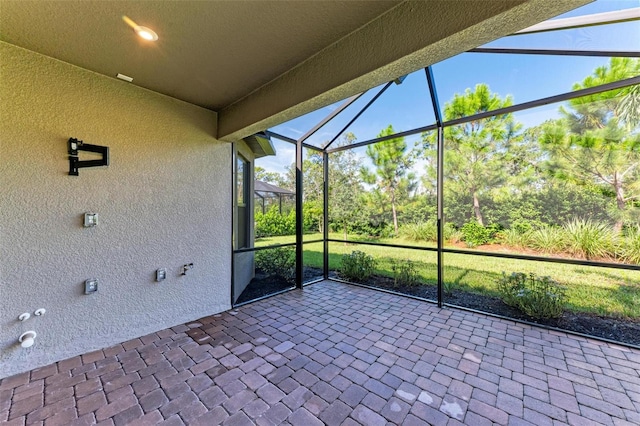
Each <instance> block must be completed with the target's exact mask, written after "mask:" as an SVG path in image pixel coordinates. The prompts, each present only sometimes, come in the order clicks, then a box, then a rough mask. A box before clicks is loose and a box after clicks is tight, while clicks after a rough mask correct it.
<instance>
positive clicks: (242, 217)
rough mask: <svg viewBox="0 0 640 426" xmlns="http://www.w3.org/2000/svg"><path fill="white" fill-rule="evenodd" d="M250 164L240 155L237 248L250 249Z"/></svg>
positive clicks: (238, 165) (237, 192)
mask: <svg viewBox="0 0 640 426" xmlns="http://www.w3.org/2000/svg"><path fill="white" fill-rule="evenodd" d="M249 174H250V168H249V162H248V161H247V160H245V159H244V158H243V157H242V156H240V155H238V160H237V162H236V209H237V214H238V216H237V217H238V220H237V224H236V248H239V249H240V248H246V247H249V230H248V226H249V208H248V205H247V204H249V200H250V198H249Z"/></svg>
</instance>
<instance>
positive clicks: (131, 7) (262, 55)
mask: <svg viewBox="0 0 640 426" xmlns="http://www.w3.org/2000/svg"><path fill="white" fill-rule="evenodd" d="M590 1H592V0H562V1H558V0H421V1H411V0H406V1H397V0H391V1H383V0H373V1H356V0H345V1H328V0H306V1H304V0H297V1H276V0H262V1H240V0H238V1H220V0H200V1H186V0H163V1H143V0H130V1H118V0H114V1H110V0H84V1H82V0H80V1H79V0H62V1H61V0H0V40H1V41H5V42H8V43H11V44H14V45H17V46H20V47H23V48H26V49H29V50H32V51H35V52H38V53H42V54H44V55H48V56H51V57H53V58H56V59H59V60H62V61H65V62H68V63H71V64H74V65H77V66H80V67H82V68H86V69H88V70H92V71H95V72H97V73H100V74H104V75H107V76H110V77H113V78H115V76H116V74H118V73H122V74H125V75H128V76H130V77H133V79H134V80H133V84H135V85H138V86H141V87H144V88H147V89H150V90H153V91H156V92H159V93H162V94H165V95H168V96H172V97H174V98H177V99H181V100H184V101H186V102H189V103H192V104H195V105H199V106H202V107H204V108H209V109H212V110H214V111H216V112H218V135H217V137H219V138H221V139H225V140H237V139H240V138H243V137H245V136H248V135H250V134H252V133H255V132H258V131H261V130H264V129H266V128H268V127H271V126H273V125H275V124H278V123H281V122H283V121H286V120H289V119H291V118H294V117H296V116H299V115H302V114H304V113H307V112H309V111H312V110H314V109H317V108H320V107H322V106H325V105H328V104H330V103H333V102H335V101H337V100H339V99H343V98H346V97H348V96H351V95H353V94H355V93H358V92H360V91H363V90H366V89H369V88H371V87H373V86H376V85H378V84H380V83H382V82H384V81H389V80H392V79H394V78H396V77H398V76H400V75H403V74H407V73H409V72H411V71H415V70H416V69H419V68H421V67H424V66H427V65H430V64H433V63H435V62H438V61H441V60H443V59H445V58H447V57H450V56H453V55H455V54H458V53H460V52H463V51H465V50H468V49H470V48H473V47H477V46H478V45H480V44H483V43H487V42H489V41H491V40H493V39H495V38H498V37H501V36H504V35H507V34H510V33H513V32H515V31H518V30H520V29H522V28H525V27H528V26H530V25H533V24H536V23H538V22H540V21H543V20H545V19H548V18H550V17H553V16H556V15H558V14H560V13H562V12H565V11H567V10H570V9H572V8H575V7H577V6H580V5H582V4H585V3H588V2H590ZM123 15H126V16H128V17H129V18H131V19H133V20H134V21H136V22H137V23H138V24H139V25H143V26H147V27H150V28H152V29H153V30H155V31H156V32H157V33H158V35H159V40H158V41H157V42H148V41H144V40H142V39H140V38H138V37H137V36H136V35H135V34H134V32H133V30H132V29H131V28H130V27H129V26H127V25H126V24H125V23H124V21H123V20H122V16H123ZM1 59H2V58H0V60H1ZM123 84H124V83H123Z"/></svg>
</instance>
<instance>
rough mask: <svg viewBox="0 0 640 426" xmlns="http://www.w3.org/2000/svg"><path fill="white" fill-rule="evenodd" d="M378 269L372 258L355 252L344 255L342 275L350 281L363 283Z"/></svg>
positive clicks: (357, 251) (341, 265)
mask: <svg viewBox="0 0 640 426" xmlns="http://www.w3.org/2000/svg"><path fill="white" fill-rule="evenodd" d="M375 267H376V261H375V260H374V259H373V257H372V256H370V255H368V254H366V253H364V252H361V251H359V250H355V251H353V252H351V254H344V255H342V263H341V264H340V269H339V271H340V275H341V276H342V277H344V278H345V279H346V280H348V281H355V282H362V281H365V280H367V279H368V278H369V277H371V275H373V271H374V270H375Z"/></svg>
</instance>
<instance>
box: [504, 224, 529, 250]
mask: <svg viewBox="0 0 640 426" xmlns="http://www.w3.org/2000/svg"><path fill="white" fill-rule="evenodd" d="M498 238H499V239H500V241H501V242H502V243H504V244H506V245H508V246H511V247H523V246H526V236H525V235H524V233H522V232H520V231H518V230H517V229H514V228H511V229H505V230H504V231H502V232H500V233H499V234H498Z"/></svg>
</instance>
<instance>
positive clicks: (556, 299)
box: [498, 272, 566, 318]
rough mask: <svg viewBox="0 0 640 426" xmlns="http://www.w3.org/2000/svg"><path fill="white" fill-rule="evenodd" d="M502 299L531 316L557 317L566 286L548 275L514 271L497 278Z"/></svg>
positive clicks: (564, 299) (563, 303) (561, 310)
mask: <svg viewBox="0 0 640 426" xmlns="http://www.w3.org/2000/svg"><path fill="white" fill-rule="evenodd" d="M498 290H499V292H500V295H501V296H502V300H503V301H504V303H506V304H507V305H509V306H513V307H515V308H517V309H520V310H521V311H522V312H524V313H525V314H527V315H529V316H531V317H533V318H558V317H560V316H561V315H562V312H563V310H564V305H565V303H566V287H564V286H561V285H560V284H558V283H557V282H556V281H554V280H552V279H551V278H550V277H538V276H536V274H534V273H530V274H529V275H527V274H524V273H522V272H514V273H512V274H511V275H507V274H505V273H504V272H503V273H502V278H501V279H499V280H498Z"/></svg>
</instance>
